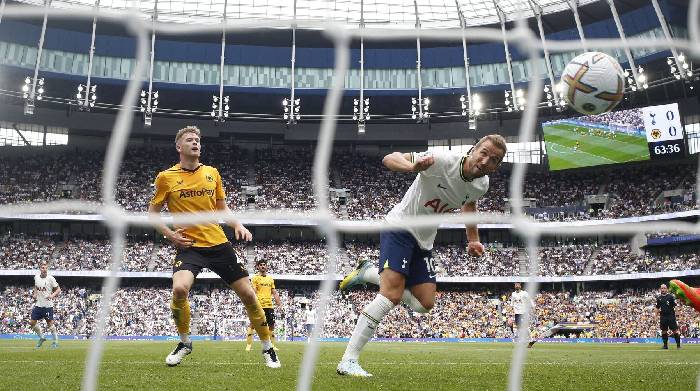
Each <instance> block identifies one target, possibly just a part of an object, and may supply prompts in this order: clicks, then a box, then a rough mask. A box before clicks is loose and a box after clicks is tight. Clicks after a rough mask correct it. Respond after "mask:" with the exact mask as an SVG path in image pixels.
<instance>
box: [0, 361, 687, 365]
mask: <svg viewBox="0 0 700 391" xmlns="http://www.w3.org/2000/svg"><path fill="white" fill-rule="evenodd" d="M83 362H84V361H83V360H60V361H57V360H0V363H21V364H47V363H51V364H55V363H80V364H82V363H83ZM102 363H104V364H120V365H123V364H137V365H143V364H159V365H160V364H164V363H163V361H160V360H153V361H131V360H129V361H121V360H116V361H108V360H103V361H102ZM201 364H206V365H244V366H249V365H250V366H262V365H264V364H263V363H262V362H238V361H206V362H202V363H201ZM337 364H338V363H337V362H336V361H327V362H318V365H327V366H335V365H337ZM372 364H379V365H421V366H425V365H431V364H432V365H455V366H459V365H464V366H479V365H510V361H503V362H467V361H464V362H440V361H382V362H379V361H377V362H373V363H372ZM525 364H526V365H567V364H568V365H599V364H613V365H623V364H624V365H633V364H644V365H651V364H653V365H697V364H700V361H633V362H632V361H596V362H590V363H582V362H570V363H569V362H565V361H542V362H527V363H525Z"/></svg>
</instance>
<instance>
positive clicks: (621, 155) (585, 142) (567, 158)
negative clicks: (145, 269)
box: [543, 123, 649, 170]
mask: <svg viewBox="0 0 700 391" xmlns="http://www.w3.org/2000/svg"><path fill="white" fill-rule="evenodd" d="M574 128H579V129H581V130H583V129H586V127H584V126H581V125H572V124H564V123H559V124H552V125H543V130H544V138H545V145H546V147H547V156H548V158H549V169H550V170H564V169H567V168H578V167H588V166H597V165H601V164H613V163H626V162H633V161H639V160H649V147H648V146H647V140H646V137H644V136H631V135H628V134H624V133H617V135H616V137H615V138H614V139H610V138H608V137H600V136H594V135H588V134H587V133H586V134H581V133H580V132H579V133H577V132H575V131H574ZM576 141H578V142H579V147H578V149H576V150H575V149H574V146H575V145H576Z"/></svg>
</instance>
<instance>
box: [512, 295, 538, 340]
mask: <svg viewBox="0 0 700 391" xmlns="http://www.w3.org/2000/svg"><path fill="white" fill-rule="evenodd" d="M510 305H511V306H512V307H513V314H514V315H515V322H514V323H513V325H514V326H515V327H516V328H517V329H518V330H519V329H520V328H521V327H527V331H528V336H530V322H528V321H527V319H525V316H524V315H525V310H526V307H527V306H528V305H529V306H530V310H531V311H534V309H535V302H534V301H532V299H531V298H530V295H529V294H528V293H527V291H525V290H523V287H522V285H521V284H520V283H519V282H516V283H515V290H514V291H513V293H511V295H510ZM514 334H515V336H517V332H514ZM535 342H537V340H536V339H532V338H531V339H530V342H529V343H528V345H527V347H528V348H531V347H532V345H534V344H535Z"/></svg>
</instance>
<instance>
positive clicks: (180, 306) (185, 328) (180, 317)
mask: <svg viewBox="0 0 700 391" xmlns="http://www.w3.org/2000/svg"><path fill="white" fill-rule="evenodd" d="M170 309H171V310H172V312H173V319H175V326H177V332H178V333H180V334H187V333H189V332H190V302H189V301H188V300H187V298H185V299H175V298H173V300H172V301H171V302H170Z"/></svg>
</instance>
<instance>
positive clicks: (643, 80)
mask: <svg viewBox="0 0 700 391" xmlns="http://www.w3.org/2000/svg"><path fill="white" fill-rule="evenodd" d="M637 85H638V86H639V88H640V89H642V90H646V89H647V88H649V83H648V80H647V75H645V74H644V68H643V67H642V66H641V65H639V66H638V67H637Z"/></svg>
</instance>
